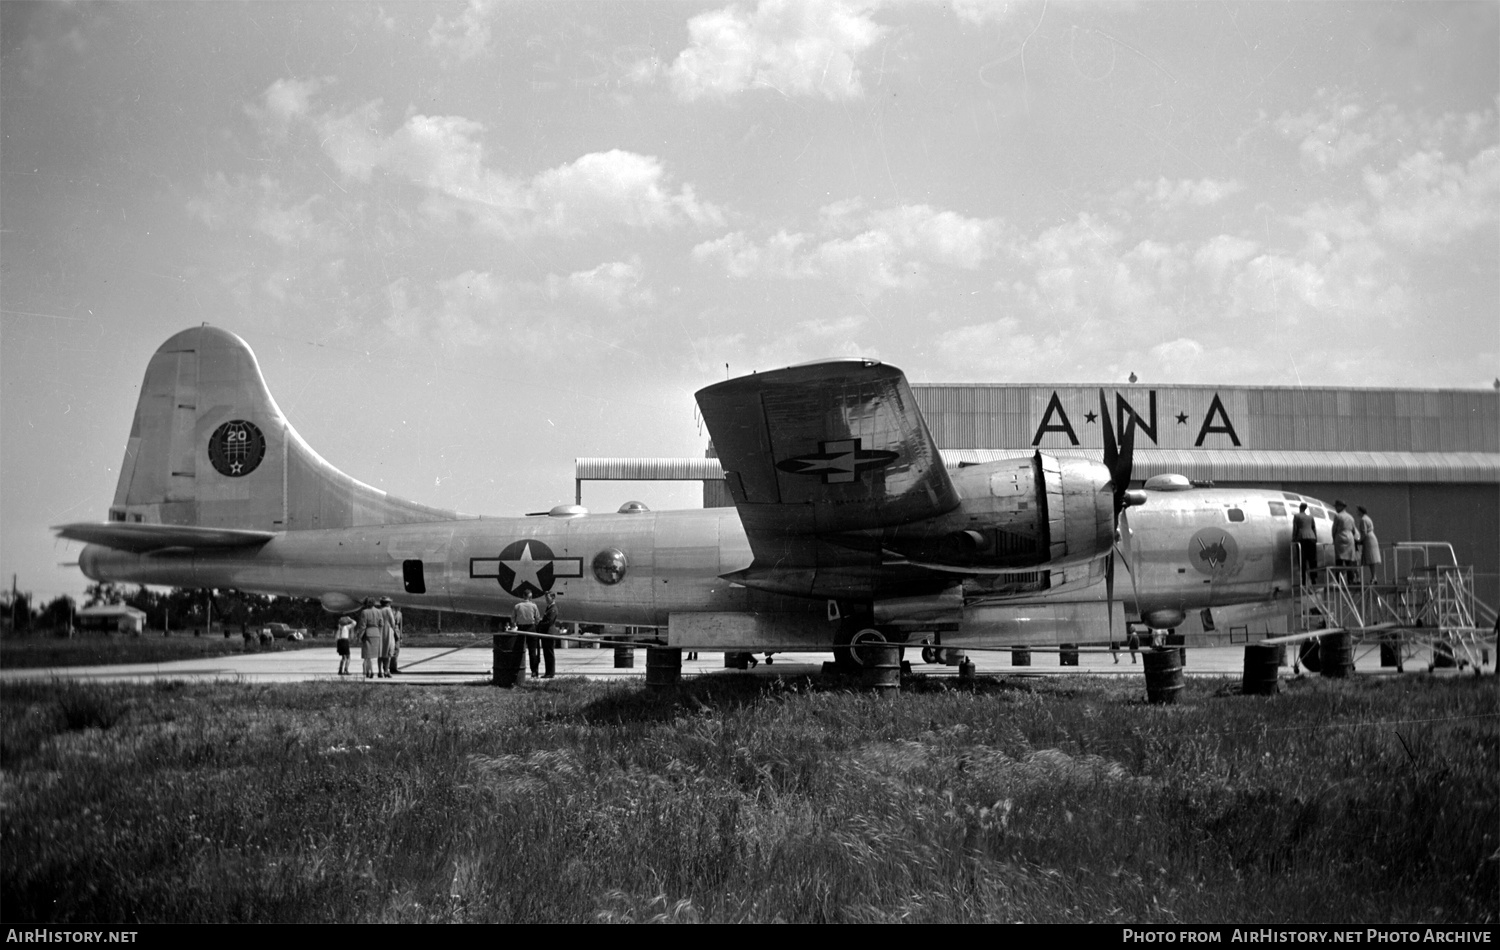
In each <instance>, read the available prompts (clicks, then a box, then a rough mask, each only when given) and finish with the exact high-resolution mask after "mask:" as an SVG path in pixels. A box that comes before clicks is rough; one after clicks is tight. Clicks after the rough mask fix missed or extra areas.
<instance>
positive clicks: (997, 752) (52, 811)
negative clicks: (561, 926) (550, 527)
mask: <svg viewBox="0 0 1500 950" xmlns="http://www.w3.org/2000/svg"><path fill="white" fill-rule="evenodd" d="M1140 692H1141V690H1140V684H1139V683H1126V682H1121V683H1111V682H1098V681H1089V682H1079V681H1077V680H1073V681H1053V680H1046V681H1033V682H1028V683H1025V684H1024V685H1021V686H1014V685H1008V684H1004V683H992V682H987V681H984V680H981V681H980V682H979V683H977V684H976V685H974V686H973V687H972V688H966V687H961V686H958V685H955V684H953V683H952V681H948V682H947V683H923V682H916V683H913V684H910V685H909V686H908V688H907V689H906V690H904V691H903V692H902V694H900V695H899V696H876V695H871V694H867V693H861V692H852V691H846V690H842V689H837V688H834V687H833V686H832V685H827V686H825V685H819V684H818V683H816V682H814V681H810V680H804V679H788V680H772V681H766V680H761V679H758V678H752V677H736V676H733V675H725V676H717V677H709V678H705V679H700V680H698V681H695V682H692V683H689V684H685V685H684V686H682V687H681V688H679V689H676V690H669V691H664V692H662V693H650V692H646V691H645V690H643V689H642V688H641V687H640V686H638V685H603V684H592V683H585V682H581V681H558V682H556V683H554V684H550V685H533V686H531V687H529V688H526V689H520V690H515V691H497V690H492V689H489V688H486V687H451V688H438V689H434V688H422V689H417V688H410V687H407V688H402V687H401V686H386V687H382V686H379V685H369V684H364V683H358V684H338V685H336V686H329V685H327V684H294V685H275V686H225V685H174V684H169V685H158V686H154V687H153V686H95V687H70V688H68V690H67V691H65V692H63V693H61V694H60V693H59V692H58V691H57V689H56V688H47V687H42V686H30V685H27V686H17V687H7V689H6V690H5V692H4V694H3V696H0V708H3V711H4V717H3V721H0V767H3V780H4V790H5V794H4V796H3V812H0V844H3V854H4V862H3V869H0V908H3V915H4V917H5V918H6V919H7V920H9V921H161V920H169V921H238V920H274V921H595V920H598V921H661V922H693V921H774V920H786V921H888V920H892V921H893V920H907V921H988V920H994V921H1120V922H1131V921H1134V922H1152V921H1156V922H1312V921H1318V922H1342V921H1349V922H1393V923H1396V922H1415V921H1433V922H1494V921H1495V920H1496V919H1497V916H1500V897H1497V891H1500V883H1497V874H1496V870H1497V861H1496V858H1495V855H1496V852H1497V847H1500V831H1497V828H1500V811H1497V803H1500V709H1497V694H1496V690H1495V681H1494V680H1493V679H1490V678H1486V679H1484V680H1475V679H1472V678H1453V679H1434V678H1429V677H1422V676H1411V677H1404V678H1380V679H1375V678H1356V679H1353V680H1349V681H1343V682H1335V681H1327V680H1306V681H1299V682H1297V683H1295V684H1294V685H1293V687H1292V688H1291V689H1290V690H1289V691H1288V692H1286V693H1284V694H1282V695H1281V696H1279V697H1272V698H1261V697H1242V696H1238V695H1235V692H1236V691H1235V690H1234V689H1233V688H1232V687H1231V686H1230V685H1229V684H1227V683H1226V682H1223V681H1214V680H1201V679H1194V680H1192V681H1190V682H1189V683H1188V685H1187V687H1186V689H1185V694H1184V696H1183V701H1182V703H1181V704H1179V705H1177V706H1172V707H1156V706H1149V705H1147V704H1145V703H1143V702H1141V701H1140V700H1139V699H1138V695H1139V693H1140ZM90 696H91V697H92V698H91V699H84V698H83V697H90ZM69 705H71V706H73V707H84V708H88V707H90V706H92V707H93V708H96V709H97V710H102V711H103V712H105V713H109V712H113V713H114V714H115V715H114V717H113V719H111V720H110V721H109V722H108V723H106V722H104V721H103V720H104V719H107V718H109V716H107V715H104V716H100V717H99V718H98V720H97V721H95V722H92V723H90V722H82V723H79V722H75V721H73V720H71V719H70V718H69V717H68V716H67V715H66V713H65V709H66V708H67V707H68V706H69Z"/></svg>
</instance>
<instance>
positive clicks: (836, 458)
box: [776, 439, 900, 485]
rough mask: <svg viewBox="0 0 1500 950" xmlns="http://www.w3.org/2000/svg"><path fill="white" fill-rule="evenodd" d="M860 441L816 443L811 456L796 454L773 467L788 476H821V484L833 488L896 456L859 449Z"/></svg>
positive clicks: (889, 453) (881, 466)
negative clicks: (816, 449) (815, 451)
mask: <svg viewBox="0 0 1500 950" xmlns="http://www.w3.org/2000/svg"><path fill="white" fill-rule="evenodd" d="M861 441H862V440H860V439H834V440H832V441H829V442H819V443H818V449H819V451H818V452H817V453H816V454H813V455H796V456H793V457H792V458H789V459H782V460H781V461H780V462H777V463H776V467H777V468H779V469H780V470H781V471H783V472H787V473H789V474H791V475H821V476H823V484H825V485H837V484H843V483H848V482H852V481H854V479H855V478H856V477H858V476H859V475H860V474H861V473H863V472H867V471H869V470H871V469H876V468H884V467H885V466H887V465H889V464H891V463H892V462H894V461H895V460H896V459H897V458H899V457H900V455H899V454H898V453H896V452H890V451H886V450H885V449H862V448H860V443H861Z"/></svg>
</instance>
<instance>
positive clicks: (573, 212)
mask: <svg viewBox="0 0 1500 950" xmlns="http://www.w3.org/2000/svg"><path fill="white" fill-rule="evenodd" d="M380 110H381V103H380V102H379V101H378V100H377V101H372V102H367V103H364V104H362V105H359V106H357V107H354V108H352V109H349V110H347V111H344V112H337V111H328V112H323V113H317V114H313V113H310V112H309V111H308V110H307V108H306V107H305V106H304V108H303V110H302V114H304V115H305V116H306V118H307V121H308V122H309V124H310V125H311V127H312V128H313V129H314V130H315V132H316V133H317V135H318V141H319V144H320V145H321V147H322V149H323V151H324V153H325V154H326V155H328V157H329V158H330V159H331V160H332V161H333V162H334V164H335V165H336V166H337V167H338V169H339V171H340V172H341V173H342V174H344V175H345V176H347V177H349V178H352V179H354V180H356V181H360V182H368V181H370V180H371V178H372V176H373V175H374V174H375V173H376V172H377V171H380V172H385V173H387V174H389V175H392V176H394V177H396V178H398V179H402V180H406V181H409V182H411V183H412V184H415V185H417V186H419V187H421V188H423V189H425V190H426V191H427V193H428V199H429V200H428V202H427V203H426V205H425V206H424V207H425V208H426V210H427V211H428V212H429V213H432V214H435V215H438V216H441V217H452V216H456V215H465V214H466V215H468V216H469V217H470V218H471V219H472V220H473V221H474V222H475V223H476V224H478V225H480V226H482V227H486V228H488V229H491V230H496V231H500V232H504V233H507V234H522V233H534V232H538V231H542V232H550V233H553V234H566V235H572V234H579V233H585V232H588V231H592V230H594V229H596V228H599V227H605V226H622V227H627V228H647V229H661V228H672V227H678V226H682V225H693V226H718V225H722V224H723V222H724V215H723V212H722V211H721V210H720V209H719V208H718V207H716V206H715V205H713V204H712V203H710V202H707V201H703V200H701V199H699V198H698V196H697V194H696V193H695V192H694V190H693V187H692V186H691V185H688V184H683V185H674V183H673V182H672V181H671V179H670V176H669V175H668V173H667V171H666V169H665V168H663V166H662V164H661V162H660V161H659V160H658V159H656V158H655V157H653V156H650V155H640V154H637V153H634V152H628V151H623V150H621V149H612V150H610V151H607V152H593V153H590V154H587V155H583V156H581V157H579V158H577V159H575V160H574V161H572V162H568V163H565V164H563V165H559V166H558V167H556V168H552V169H547V170H545V171H542V172H540V173H538V174H536V175H534V176H532V177H531V178H530V179H527V178H524V177H521V176H516V175H512V174H508V173H506V172H504V171H502V170H500V169H497V168H494V167H492V166H491V165H489V164H488V163H487V160H486V155H485V150H484V145H483V136H484V131H485V129H484V126H483V125H482V124H480V123H478V122H475V121H473V120H472V119H467V118H464V117H462V116H451V115H449V116H429V115H413V116H411V117H409V118H408V119H407V120H406V121H405V122H403V123H402V124H401V125H400V126H399V127H398V128H397V129H396V130H395V131H394V132H391V133H390V134H389V135H385V134H383V133H382V132H381V130H380V125H381V120H380Z"/></svg>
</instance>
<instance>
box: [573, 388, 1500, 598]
mask: <svg viewBox="0 0 1500 950" xmlns="http://www.w3.org/2000/svg"><path fill="white" fill-rule="evenodd" d="M1101 388H1102V389H1103V390H1104V391H1105V393H1106V394H1107V398H1108V403H1109V405H1110V407H1111V409H1112V410H1113V411H1114V413H1115V419H1114V422H1115V425H1116V430H1115V431H1116V432H1117V433H1118V432H1121V431H1123V429H1124V422H1125V420H1126V418H1127V414H1128V415H1133V416H1134V417H1135V420H1136V439H1135V469H1134V473H1133V474H1134V476H1135V478H1134V484H1135V485H1136V486H1137V487H1138V486H1139V485H1140V484H1141V483H1142V482H1144V480H1145V479H1146V478H1149V477H1150V476H1152V475H1158V474H1164V473H1173V472H1175V473H1178V474H1181V475H1185V476H1187V477H1188V478H1191V479H1195V480H1203V481H1212V482H1213V483H1214V484H1215V485H1216V486H1219V487H1231V486H1254V487H1259V488H1279V489H1282V490H1285V491H1294V492H1298V493H1301V494H1306V495H1311V496H1313V497H1315V498H1320V499H1322V500H1323V501H1326V502H1330V503H1331V502H1333V501H1334V500H1336V499H1342V500H1343V501H1345V502H1347V503H1348V504H1349V505H1350V506H1351V508H1352V507H1354V506H1356V505H1364V506H1365V507H1366V508H1368V509H1369V512H1370V516H1371V518H1373V519H1374V522H1375V528H1376V533H1377V534H1378V535H1379V537H1380V541H1381V546H1382V548H1383V549H1385V550H1386V551H1387V552H1388V551H1389V550H1390V549H1391V546H1392V545H1393V544H1394V543H1395V542H1397V541H1446V542H1449V543H1451V544H1452V545H1453V549H1454V553H1455V555H1456V556H1457V560H1458V563H1460V564H1469V565H1473V567H1474V584H1475V589H1476V594H1477V596H1478V598H1479V599H1480V600H1481V601H1483V602H1484V603H1486V604H1488V605H1489V606H1490V607H1491V608H1493V607H1495V606H1496V605H1500V390H1457V389H1352V388H1322V389H1318V388H1304V387H1235V386H1212V385H1209V386H1201V385H1194V386H1184V385H1160V386H1152V385H1146V384H1136V385H1130V386H1108V385H1106V386H1102V387H1101V386H1099V385H1091V386H1084V385H1069V386H1052V385H1039V384H952V385H948V384H941V385H940V384H913V385H912V391H913V393H914V395H915V396H916V400H917V404H918V406H919V407H920V408H921V410H922V414H923V415H924V416H925V417H926V419H927V424H928V427H929V429H930V430H931V432H932V436H933V438H934V439H935V440H936V442H937V444H938V447H939V448H940V449H942V450H943V457H944V459H945V461H947V463H948V464H949V465H956V464H958V463H959V462H962V461H973V462H982V461H988V460H990V459H994V458H1000V457H1005V456H1014V455H1016V454H1018V453H1029V452H1032V451H1036V450H1043V451H1046V452H1049V453H1052V454H1054V455H1058V456H1070V455H1071V456H1085V457H1091V458H1099V457H1100V456H1101V455H1102V453H1103V446H1104V440H1103V428H1102V426H1101V424H1100V421H1099V392H1100V390H1101ZM577 477H578V479H579V482H580V486H581V483H582V481H584V480H588V479H596V478H606V479H628V480H653V479H661V478H666V479H684V478H686V479H702V480H703V481H704V492H703V503H704V506H705V507H715V506H720V505H728V504H730V503H731V502H730V500H729V497H728V492H727V491H726V490H725V489H724V486H723V483H722V472H721V471H720V469H719V467H718V463H717V461H716V460H715V459H712V458H708V459H578V460H577ZM580 491H581V488H580ZM1387 560H1389V557H1388V558H1387ZM1389 567H1390V566H1389V564H1388V565H1387V569H1389Z"/></svg>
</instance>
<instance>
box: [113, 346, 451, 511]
mask: <svg viewBox="0 0 1500 950" xmlns="http://www.w3.org/2000/svg"><path fill="white" fill-rule="evenodd" d="M456 517H458V516H457V515H456V514H454V513H453V512H451V511H445V510H442V509H438V508H429V507H426V506H423V505H417V504H414V503H412V502H407V501H403V500H401V499H399V498H393V497H391V496H389V495H387V494H386V493H385V492H383V491H380V490H379V489H376V488H372V487H370V486H369V485H366V484H364V483H362V482H359V481H356V480H355V479H353V478H350V477H349V476H348V475H345V474H344V473H343V472H341V471H339V470H338V469H337V468H334V467H333V466H332V465H330V464H329V463H328V462H326V461H324V460H323V458H322V457H321V456H319V455H318V454H317V453H316V452H314V451H313V450H312V449H311V448H310V447H309V446H308V445H307V443H306V442H304V441H303V439H302V437H301V436H300V435H298V434H297V430H296V429H294V428H292V425H291V423H289V422H288V421H287V419H286V416H284V415H282V412H281V409H280V408H279V407H277V405H276V401H275V400H274V399H273V398H272V397H271V393H270V391H269V390H268V389H267V388H266V383H265V379H264V378H263V377H262V376H261V372H260V365H259V364H258V363H257V362H256V360H255V354H254V353H252V352H251V350H250V347H249V346H248V345H247V344H246V343H245V341H244V340H242V339H240V338H239V337H238V336H235V335H234V334H233V333H229V332H228V331H225V330H220V329H218V328H216V327H210V326H206V325H205V326H201V327H194V328H192V329H190V330H184V331H182V332H181V333H178V334H176V335H175V336H173V337H172V338H171V339H169V340H167V342H165V343H163V344H162V345H161V347H160V348H159V349H158V350H157V351H156V354H155V355H154V356H152V358H151V362H150V364H149V365H148V366H147V368H146V377H145V380H144V382H143V383H142V386H141V395H140V400H139V402H138V403H137V404H136V410H135V418H134V421H133V422H132V424H131V428H130V440H129V442H128V443H127V444H126V447H125V460H124V463H123V464H122V465H121V468H120V480H119V484H118V486H117V487H116V489H115V499H114V503H113V504H112V505H110V509H109V520H110V521H111V522H124V523H126V524H132V523H135V524H158V525H178V526H197V527H204V528H227V529H241V530H250V531H262V532H280V531H297V530H306V529H312V528H345V527H355V526H359V525H373V524H387V523H392V522H412V521H435V520H451V519H453V518H456Z"/></svg>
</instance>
